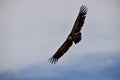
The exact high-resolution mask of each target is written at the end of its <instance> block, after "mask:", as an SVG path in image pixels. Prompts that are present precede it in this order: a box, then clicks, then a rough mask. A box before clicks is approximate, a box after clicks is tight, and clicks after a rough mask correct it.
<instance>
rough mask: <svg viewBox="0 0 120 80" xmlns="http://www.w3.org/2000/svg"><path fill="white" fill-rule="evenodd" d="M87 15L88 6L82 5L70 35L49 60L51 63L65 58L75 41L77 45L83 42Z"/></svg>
mask: <svg viewBox="0 0 120 80" xmlns="http://www.w3.org/2000/svg"><path fill="white" fill-rule="evenodd" d="M86 14H87V8H86V6H84V5H82V6H81V8H80V12H79V14H78V17H77V19H76V21H75V24H74V26H73V29H72V31H71V33H70V35H69V36H68V38H67V39H66V41H65V42H64V43H63V44H62V46H61V47H60V48H59V49H58V50H57V52H56V53H55V54H54V55H53V56H52V57H51V58H50V59H49V62H50V63H56V62H57V61H58V59H59V58H60V57H61V56H63V55H64V54H65V53H66V52H67V50H68V49H69V48H70V47H71V46H72V43H73V41H74V43H75V44H76V43H78V42H79V41H80V40H81V33H80V30H81V28H82V26H83V24H84V20H85V17H86Z"/></svg>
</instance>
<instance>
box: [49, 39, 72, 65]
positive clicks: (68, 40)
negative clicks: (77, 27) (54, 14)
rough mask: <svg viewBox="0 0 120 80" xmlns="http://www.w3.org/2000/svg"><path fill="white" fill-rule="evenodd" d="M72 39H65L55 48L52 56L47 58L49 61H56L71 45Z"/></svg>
mask: <svg viewBox="0 0 120 80" xmlns="http://www.w3.org/2000/svg"><path fill="white" fill-rule="evenodd" d="M72 43H73V41H72V40H70V39H67V40H66V41H65V42H64V43H63V44H62V46H61V47H60V48H59V49H58V50H57V52H56V53H55V54H54V55H53V56H52V58H50V59H49V62H51V63H56V62H58V59H59V58H60V57H61V56H63V55H64V54H65V53H66V52H67V50H68V49H69V48H70V47H71V46H72Z"/></svg>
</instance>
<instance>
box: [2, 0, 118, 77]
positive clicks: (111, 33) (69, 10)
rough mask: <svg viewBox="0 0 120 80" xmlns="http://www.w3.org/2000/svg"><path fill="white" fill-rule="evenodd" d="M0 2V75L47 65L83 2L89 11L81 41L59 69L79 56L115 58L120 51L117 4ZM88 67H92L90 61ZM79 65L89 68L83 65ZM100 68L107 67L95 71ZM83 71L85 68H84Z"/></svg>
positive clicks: (64, 1) (65, 57)
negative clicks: (104, 53)
mask: <svg viewBox="0 0 120 80" xmlns="http://www.w3.org/2000/svg"><path fill="white" fill-rule="evenodd" d="M0 2H1V3H0V12H1V14H0V17H1V19H0V21H1V22H2V23H1V24H0V26H1V30H2V31H1V35H0V36H1V37H2V38H1V41H0V44H1V45H0V47H1V49H0V71H1V72H5V71H9V70H10V71H12V70H13V71H14V70H21V69H23V68H28V67H29V66H30V65H33V64H40V65H42V64H43V63H44V62H45V61H46V62H45V63H48V62H47V59H48V58H49V57H50V56H52V53H54V52H55V51H56V50H57V49H58V48H59V46H60V45H61V44H62V43H63V42H64V40H65V38H66V37H67V34H69V32H70V30H71V29H72V26H73V24H74V21H75V19H76V17H77V13H78V11H79V8H80V6H81V5H82V2H83V3H85V4H86V5H87V7H88V14H87V17H86V21H85V24H84V27H83V29H82V41H81V42H80V44H78V45H76V46H75V45H73V46H72V48H71V49H70V50H69V51H68V53H67V55H65V56H64V58H62V59H61V62H59V63H60V64H59V65H58V66H63V67H64V66H65V65H70V64H72V63H70V62H69V60H73V59H75V58H77V60H78V59H79V57H78V56H84V54H86V55H87V54H91V53H99V54H101V53H103V52H107V53H108V54H107V55H109V52H113V54H114V52H119V50H120V49H119V41H120V37H119V26H120V23H119V21H120V20H119V14H118V13H120V11H119V5H118V3H117V0H114V1H113V0H109V1H108V0H106V1H104V0H101V1H98V0H92V1H90V0H89V1H87V0H86V1H77V0H76V1H75V0H71V1H69V0H61V1H55V0H51V1H48V0H41V1H38V0H35V1H32V0H31V1H27V0H26V1H14V0H12V1H7V0H6V1H0ZM68 2H69V4H68ZM78 52H79V53H78ZM97 57H98V56H97ZM98 58H99V57H98ZM68 59H69V60H68ZM82 59H83V60H85V61H86V62H87V61H88V60H86V59H84V58H82ZM81 61H82V60H81ZM93 61H94V60H93ZM62 62H65V63H62ZM77 63H78V62H75V64H77ZM91 64H93V65H95V64H94V63H92V60H91ZM96 64H97V63H96ZM82 65H87V66H89V67H92V65H89V64H86V63H82ZM102 65H106V64H105V63H103V64H102V63H101V65H99V64H98V66H97V67H98V68H101V67H103V66H102ZM45 66H46V65H45ZM70 66H72V65H70ZM43 69H44V67H43ZM82 69H83V70H84V69H87V68H86V67H85V66H84V67H83V68H82ZM97 70H98V69H97ZM48 72H49V68H48ZM48 72H46V73H48ZM50 73H51V72H50ZM50 73H49V75H50Z"/></svg>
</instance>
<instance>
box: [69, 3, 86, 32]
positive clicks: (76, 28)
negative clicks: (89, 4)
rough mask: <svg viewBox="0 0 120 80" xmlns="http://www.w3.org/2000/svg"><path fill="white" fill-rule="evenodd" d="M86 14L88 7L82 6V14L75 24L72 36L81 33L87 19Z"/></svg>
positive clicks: (80, 13)
mask: <svg viewBox="0 0 120 80" xmlns="http://www.w3.org/2000/svg"><path fill="white" fill-rule="evenodd" d="M86 14H87V8H86V6H84V5H82V6H81V7H80V12H79V14H78V17H77V19H76V21H75V24H74V26H73V29H72V31H71V33H72V34H75V33H79V32H80V30H81V28H82V26H83V24H84V20H85V17H86Z"/></svg>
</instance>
